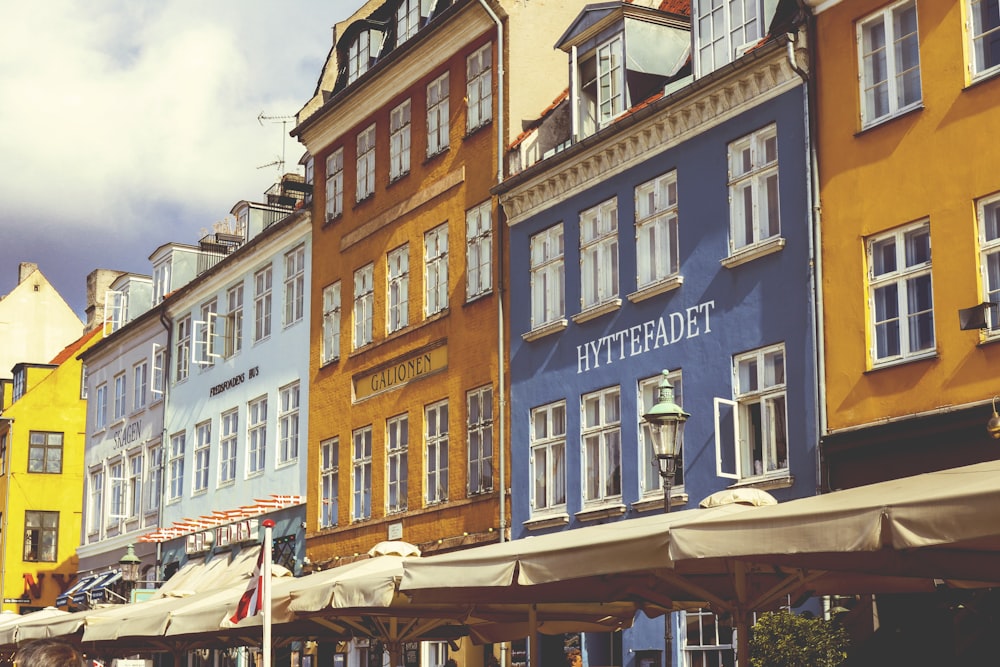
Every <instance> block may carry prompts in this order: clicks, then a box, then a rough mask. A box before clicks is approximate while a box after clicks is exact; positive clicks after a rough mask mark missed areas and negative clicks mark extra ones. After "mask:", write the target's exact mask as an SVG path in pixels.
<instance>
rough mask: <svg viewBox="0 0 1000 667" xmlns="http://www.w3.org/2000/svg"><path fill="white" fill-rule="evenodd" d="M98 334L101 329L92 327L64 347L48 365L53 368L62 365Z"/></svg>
mask: <svg viewBox="0 0 1000 667" xmlns="http://www.w3.org/2000/svg"><path fill="white" fill-rule="evenodd" d="M99 333H101V327H94V328H93V329H91V330H90V331H88V332H87V333H85V334H83V335H82V336H80V337H79V338H77V339H76V340H75V341H73V342H72V343H70V344H69V345H67V346H66V347H64V348H63V350H62V352H60V353H59V354H57V355H56V356H55V357H54V358H53V359H52V361H51V362H50V363H51V364H53V365H55V366H58V365H60V364H62V363H63V362H64V361H67V360H69V359H71V358H72V357H74V356H75V355H76V353H77V352H79V351H80V348H81V347H83V346H84V345H86V344H87V342H88V341H90V339H91V338H95V337H96V336H97V335H98V334H99Z"/></svg>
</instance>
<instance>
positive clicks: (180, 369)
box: [174, 315, 191, 382]
mask: <svg viewBox="0 0 1000 667" xmlns="http://www.w3.org/2000/svg"><path fill="white" fill-rule="evenodd" d="M175 337H176V342H175V343H174V382H180V381H181V380H186V379H187V376H188V371H189V370H190V368H191V367H190V363H191V316H190V315H188V316H187V317H182V318H181V319H179V320H178V321H177V330H176V333H175Z"/></svg>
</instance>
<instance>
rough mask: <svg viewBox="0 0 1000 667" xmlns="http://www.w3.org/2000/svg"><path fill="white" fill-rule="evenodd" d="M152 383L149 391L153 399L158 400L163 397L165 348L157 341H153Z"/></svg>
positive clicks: (165, 368)
mask: <svg viewBox="0 0 1000 667" xmlns="http://www.w3.org/2000/svg"><path fill="white" fill-rule="evenodd" d="M152 357H153V383H152V388H151V392H152V394H153V400H154V401H159V400H161V399H162V398H163V389H164V387H165V382H166V377H167V376H166V371H167V350H166V348H165V347H163V346H162V345H160V344H158V343H153V354H152Z"/></svg>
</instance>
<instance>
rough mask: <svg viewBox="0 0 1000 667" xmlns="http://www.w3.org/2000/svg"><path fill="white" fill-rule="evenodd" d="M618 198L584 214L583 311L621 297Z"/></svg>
mask: <svg viewBox="0 0 1000 667" xmlns="http://www.w3.org/2000/svg"><path fill="white" fill-rule="evenodd" d="M618 278H619V276H618V198H617V197H612V198H611V199H608V200H606V201H603V202H601V203H600V204H598V205H597V206H593V207H591V208H589V209H587V210H585V211H582V212H581V213H580V309H581V310H584V311H586V310H589V309H591V308H597V307H599V306H601V305H603V304H606V303H609V302H613V301H614V300H615V299H617V298H618V282H619V281H618Z"/></svg>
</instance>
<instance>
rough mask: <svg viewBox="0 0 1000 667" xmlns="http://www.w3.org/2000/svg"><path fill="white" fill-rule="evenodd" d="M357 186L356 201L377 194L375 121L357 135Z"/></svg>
mask: <svg viewBox="0 0 1000 667" xmlns="http://www.w3.org/2000/svg"><path fill="white" fill-rule="evenodd" d="M357 147H358V160H357V187H356V189H355V193H354V199H355V201H359V202H360V201H364V200H365V199H367V198H368V197H371V196H372V195H373V194H375V123H372V124H371V125H369V126H368V127H366V128H365V129H364V130H362V131H361V132H358V137H357Z"/></svg>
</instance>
